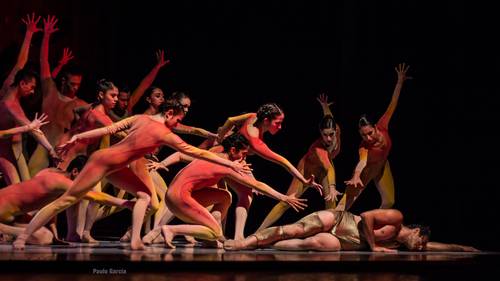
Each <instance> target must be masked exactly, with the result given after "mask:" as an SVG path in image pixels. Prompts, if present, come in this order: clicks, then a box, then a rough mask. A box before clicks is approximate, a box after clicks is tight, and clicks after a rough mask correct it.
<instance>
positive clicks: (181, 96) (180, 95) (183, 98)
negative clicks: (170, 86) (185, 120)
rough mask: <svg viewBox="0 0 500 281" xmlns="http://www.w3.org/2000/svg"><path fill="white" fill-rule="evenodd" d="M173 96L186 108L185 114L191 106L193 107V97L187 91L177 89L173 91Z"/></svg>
mask: <svg viewBox="0 0 500 281" xmlns="http://www.w3.org/2000/svg"><path fill="white" fill-rule="evenodd" d="M170 97H171V98H173V99H175V100H177V101H178V102H179V103H180V104H182V108H184V114H187V113H188V111H189V108H190V107H191V98H190V97H189V95H188V94H186V93H185V92H180V91H176V92H173V93H172V96H170Z"/></svg>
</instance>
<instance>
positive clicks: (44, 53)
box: [28, 16, 87, 176]
mask: <svg viewBox="0 0 500 281" xmlns="http://www.w3.org/2000/svg"><path fill="white" fill-rule="evenodd" d="M57 21H58V20H57V18H56V17H55V16H48V17H47V18H46V19H44V20H43V24H44V28H43V39H42V46H41V48H40V82H41V85H42V95H43V100H42V111H43V112H45V113H47V115H48V116H49V121H50V124H48V125H47V126H45V127H43V129H42V131H43V132H44V133H45V134H46V135H47V139H48V141H49V143H50V144H51V145H54V146H55V145H56V144H57V143H59V141H60V139H61V138H62V136H63V135H64V134H65V132H67V131H69V129H70V128H71V123H72V121H73V119H74V117H75V114H74V109H76V108H78V107H83V106H86V105H87V103H86V102H84V101H83V100H81V99H79V98H78V97H77V96H76V94H77V92H78V89H79V88H80V84H81V82H82V73H81V71H80V70H79V69H77V68H76V67H67V68H66V69H64V70H62V72H61V74H60V75H61V80H60V81H61V82H60V84H59V85H56V83H55V82H54V80H53V79H52V74H51V71H50V65H49V40H50V36H51V35H52V33H54V32H56V31H57V30H59V29H58V28H57V27H56V24H57ZM28 165H29V170H30V174H31V175H32V176H33V175H35V174H37V173H38V171H40V170H41V169H43V168H46V167H48V166H49V161H48V157H47V153H46V152H45V150H44V149H43V147H42V146H41V145H38V146H37V147H36V149H35V151H34V152H33V154H32V155H31V157H30V160H29V163H28Z"/></svg>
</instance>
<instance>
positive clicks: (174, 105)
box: [158, 98, 184, 115]
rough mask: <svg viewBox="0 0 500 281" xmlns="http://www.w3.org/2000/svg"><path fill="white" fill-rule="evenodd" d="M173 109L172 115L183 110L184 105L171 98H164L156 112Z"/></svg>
mask: <svg viewBox="0 0 500 281" xmlns="http://www.w3.org/2000/svg"><path fill="white" fill-rule="evenodd" d="M170 109H173V110H174V115H177V114H179V113H181V112H182V113H183V112H184V107H182V104H181V103H180V102H179V101H177V100H175V99H172V98H169V99H166V100H165V101H164V102H163V103H162V104H161V105H160V106H159V108H158V112H161V113H165V112H167V111H168V110H170Z"/></svg>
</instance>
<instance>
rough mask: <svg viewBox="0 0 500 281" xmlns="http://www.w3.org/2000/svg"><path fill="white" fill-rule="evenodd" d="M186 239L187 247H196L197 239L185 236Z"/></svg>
mask: <svg viewBox="0 0 500 281" xmlns="http://www.w3.org/2000/svg"><path fill="white" fill-rule="evenodd" d="M184 239H186V241H187V243H186V245H185V247H189V248H190V247H194V246H195V245H196V242H198V241H196V239H194V237H193V236H189V235H184Z"/></svg>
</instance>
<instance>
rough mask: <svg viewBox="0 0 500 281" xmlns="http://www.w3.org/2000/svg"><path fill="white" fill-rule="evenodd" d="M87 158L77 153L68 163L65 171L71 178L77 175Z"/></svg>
mask: <svg viewBox="0 0 500 281" xmlns="http://www.w3.org/2000/svg"><path fill="white" fill-rule="evenodd" d="M87 159H88V157H87V156H84V155H79V156H77V157H75V159H73V160H72V161H71V162H70V163H69V165H68V168H66V172H68V173H69V177H70V179H71V180H73V179H75V178H76V176H78V174H79V173H80V171H81V170H82V169H83V166H85V163H87Z"/></svg>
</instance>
